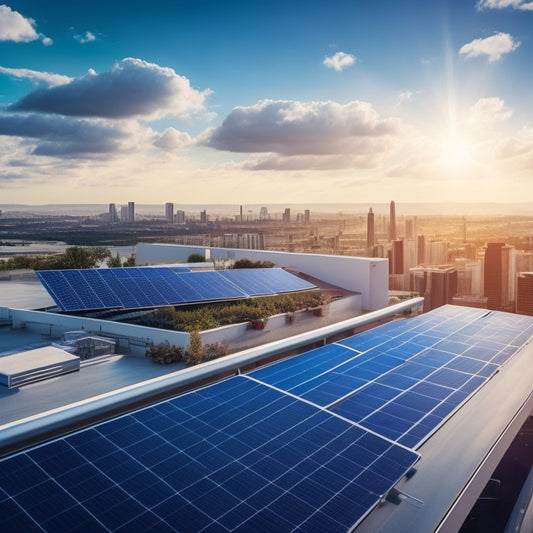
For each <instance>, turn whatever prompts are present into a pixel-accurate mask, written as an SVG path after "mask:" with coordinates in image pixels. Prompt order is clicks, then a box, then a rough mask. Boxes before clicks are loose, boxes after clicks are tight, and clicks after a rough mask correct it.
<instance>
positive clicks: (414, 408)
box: [250, 306, 533, 447]
mask: <svg viewBox="0 0 533 533" xmlns="http://www.w3.org/2000/svg"><path fill="white" fill-rule="evenodd" d="M513 318H515V316H514V315H511V316H509V315H508V314H505V313H498V312H487V311H486V310H479V309H468V308H459V309H456V308H454V307H452V306H445V307H442V308H439V309H438V310H437V312H431V313H428V314H425V315H420V316H418V317H415V318H412V319H409V320H403V321H397V322H392V323H389V324H385V325H384V326H380V327H378V328H375V329H373V330H371V331H366V332H364V333H362V334H360V335H355V336H353V337H350V338H348V339H343V340H341V341H339V342H338V343H336V345H328V346H325V347H323V348H318V349H315V350H312V351H310V352H307V353H304V354H301V355H300V356H298V357H295V358H292V359H290V360H287V361H281V362H277V363H273V364H272V365H269V366H267V367H265V368H262V369H259V370H256V371H254V372H252V373H251V374H250V376H252V377H254V378H255V379H258V380H260V381H262V382H265V383H268V384H270V385H273V386H275V387H278V388H280V389H282V390H286V391H288V392H290V393H291V394H295V395H296V396H299V397H301V398H304V399H306V400H308V401H310V402H313V403H315V404H317V405H320V406H323V407H329V408H331V410H332V411H333V412H336V413H338V414H340V415H342V416H344V417H346V418H348V419H350V420H353V421H355V422H358V423H360V424H361V425H363V426H364V427H366V428H368V429H371V430H372V431H375V432H377V433H379V434H382V435H385V436H386V437H388V438H390V439H392V440H395V441H397V442H400V443H402V444H405V445H406V446H410V447H414V446H418V445H420V443H421V442H422V441H423V440H425V439H426V438H428V437H429V436H430V435H431V434H432V432H433V431H434V430H435V429H436V428H437V427H438V426H439V425H440V424H441V423H443V421H444V420H445V419H446V418H447V417H448V416H449V415H450V413H452V412H453V411H454V410H455V409H457V408H458V407H459V406H460V405H461V404H462V403H463V402H464V401H466V399H468V397H470V396H471V395H472V394H473V393H474V392H475V391H476V390H477V389H478V388H479V387H480V386H482V385H483V384H484V383H485V382H486V381H487V379H489V378H490V377H491V376H492V375H494V373H495V372H497V370H498V368H499V366H500V365H502V364H505V362H506V361H507V360H508V358H509V357H512V355H513V354H514V353H515V352H516V351H517V349H518V348H519V347H520V346H521V344H520V342H522V343H523V342H525V341H526V340H527V339H529V338H530V337H531V336H532V335H533V319H532V318H529V317H516V320H513ZM409 336H410V340H409ZM334 346H337V348H334ZM348 348H349V349H348ZM415 400H416V402H415ZM415 403H416V405H414V404H415Z"/></svg>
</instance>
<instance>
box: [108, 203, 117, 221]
mask: <svg viewBox="0 0 533 533" xmlns="http://www.w3.org/2000/svg"><path fill="white" fill-rule="evenodd" d="M109 222H111V224H113V223H114V222H118V213H117V206H116V205H115V204H109Z"/></svg>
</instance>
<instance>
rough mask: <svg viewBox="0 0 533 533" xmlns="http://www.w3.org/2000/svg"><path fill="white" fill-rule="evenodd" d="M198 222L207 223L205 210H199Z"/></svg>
mask: <svg viewBox="0 0 533 533" xmlns="http://www.w3.org/2000/svg"><path fill="white" fill-rule="evenodd" d="M200 224H207V211H206V210H205V209H204V210H203V211H200Z"/></svg>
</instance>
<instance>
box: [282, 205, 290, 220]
mask: <svg viewBox="0 0 533 533" xmlns="http://www.w3.org/2000/svg"><path fill="white" fill-rule="evenodd" d="M283 222H285V223H286V224H290V222H291V208H290V207H287V208H285V212H284V213H283Z"/></svg>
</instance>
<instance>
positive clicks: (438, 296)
mask: <svg viewBox="0 0 533 533" xmlns="http://www.w3.org/2000/svg"><path fill="white" fill-rule="evenodd" d="M422 294H423V295H424V313H425V312H427V311H431V310H432V309H436V308H437V307H441V306H442V305H445V304H451V303H452V300H453V297H454V296H456V294H457V270H456V268H455V267H445V268H435V269H427V270H426V271H425V272H424V292H423V293H422Z"/></svg>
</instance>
